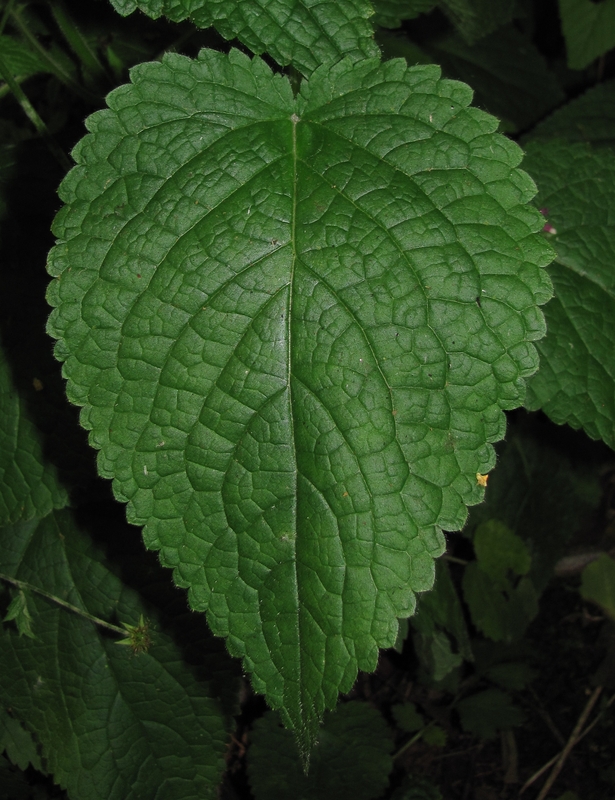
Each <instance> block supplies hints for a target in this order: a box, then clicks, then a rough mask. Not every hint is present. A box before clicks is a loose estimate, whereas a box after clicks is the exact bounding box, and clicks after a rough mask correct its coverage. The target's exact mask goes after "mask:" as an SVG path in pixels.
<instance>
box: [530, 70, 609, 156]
mask: <svg viewBox="0 0 615 800" xmlns="http://www.w3.org/2000/svg"><path fill="white" fill-rule="evenodd" d="M558 137H559V138H560V139H564V140H565V141H568V142H587V143H588V144H591V145H592V146H593V147H610V148H615V80H610V81H604V83H598V84H597V85H596V86H593V87H592V88H591V89H588V90H587V91H586V92H585V94H582V95H581V96H580V97H576V98H575V99H574V100H571V101H570V102H569V103H566V104H565V105H564V106H562V107H561V108H559V109H558V110H557V111H556V112H555V113H553V114H551V116H550V117H547V119H545V120H544V121H543V122H541V123H540V124H539V125H537V126H536V127H535V128H533V129H532V131H531V133H530V134H529V136H528V137H527V139H528V141H537V140H539V139H540V140H543V139H555V138H558Z"/></svg>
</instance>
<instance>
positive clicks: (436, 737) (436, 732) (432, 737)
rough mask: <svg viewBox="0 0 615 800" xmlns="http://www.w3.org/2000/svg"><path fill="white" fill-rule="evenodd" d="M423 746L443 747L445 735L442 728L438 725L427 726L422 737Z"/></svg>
mask: <svg viewBox="0 0 615 800" xmlns="http://www.w3.org/2000/svg"><path fill="white" fill-rule="evenodd" d="M422 739H423V741H424V742H425V744H428V745H430V746H431V747H445V746H446V740H447V735H446V731H445V730H444V728H441V727H440V726H439V725H427V726H426V728H425V731H424V732H423V736H422Z"/></svg>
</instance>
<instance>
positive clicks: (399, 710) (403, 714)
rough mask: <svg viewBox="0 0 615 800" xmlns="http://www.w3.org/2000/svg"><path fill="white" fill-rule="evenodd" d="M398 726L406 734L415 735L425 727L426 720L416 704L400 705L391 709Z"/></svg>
mask: <svg viewBox="0 0 615 800" xmlns="http://www.w3.org/2000/svg"><path fill="white" fill-rule="evenodd" d="M391 713H392V714H393V718H394V719H395V722H396V723H397V726H398V727H399V728H400V729H401V730H402V731H404V732H405V733H415V732H416V731H420V730H421V729H422V728H424V727H425V720H424V719H423V717H422V716H421V715H420V714H419V712H418V711H417V710H416V706H415V704H414V703H400V704H398V705H395V706H393V707H392V708H391Z"/></svg>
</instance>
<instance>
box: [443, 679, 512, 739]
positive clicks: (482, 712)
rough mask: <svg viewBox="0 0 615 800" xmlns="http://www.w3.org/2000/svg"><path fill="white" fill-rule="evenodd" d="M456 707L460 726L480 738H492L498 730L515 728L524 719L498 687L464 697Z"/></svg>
mask: <svg viewBox="0 0 615 800" xmlns="http://www.w3.org/2000/svg"><path fill="white" fill-rule="evenodd" d="M456 708H457V712H458V713H459V719H460V720H461V726H462V728H463V729H464V730H465V731H467V732H468V733H475V734H476V735H477V736H479V737H480V738H481V739H493V738H494V737H495V736H496V735H497V733H498V731H503V730H504V731H505V730H509V729H510V728H515V727H517V726H518V725H522V724H523V722H524V721H525V715H524V714H523V712H522V711H521V709H519V708H517V706H515V705H514V704H513V703H512V701H511V699H510V697H509V696H508V695H507V694H505V693H504V692H501V691H500V690H499V689H485V691H483V692H478V693H477V694H473V695H470V697H465V698H464V699H463V700H460V701H459V702H458V703H457V706H456Z"/></svg>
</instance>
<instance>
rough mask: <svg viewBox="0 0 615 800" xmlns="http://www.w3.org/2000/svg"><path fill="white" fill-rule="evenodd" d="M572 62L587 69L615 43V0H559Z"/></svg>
mask: <svg viewBox="0 0 615 800" xmlns="http://www.w3.org/2000/svg"><path fill="white" fill-rule="evenodd" d="M559 13H560V16H561V18H562V32H563V34H564V39H565V40H566V51H567V53H568V66H569V67H570V69H585V67H587V66H588V65H589V64H591V62H592V61H593V60H594V59H596V58H598V56H601V55H604V53H606V52H608V51H609V50H611V48H613V47H615V0H601V2H599V3H597V2H595V0H559Z"/></svg>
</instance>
